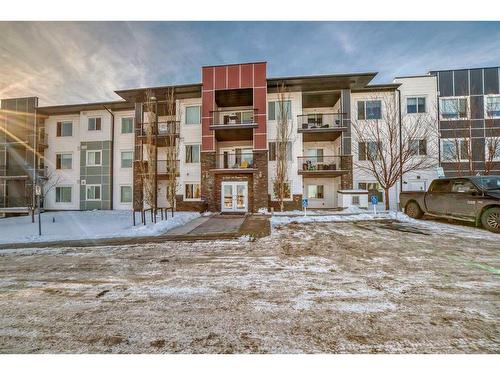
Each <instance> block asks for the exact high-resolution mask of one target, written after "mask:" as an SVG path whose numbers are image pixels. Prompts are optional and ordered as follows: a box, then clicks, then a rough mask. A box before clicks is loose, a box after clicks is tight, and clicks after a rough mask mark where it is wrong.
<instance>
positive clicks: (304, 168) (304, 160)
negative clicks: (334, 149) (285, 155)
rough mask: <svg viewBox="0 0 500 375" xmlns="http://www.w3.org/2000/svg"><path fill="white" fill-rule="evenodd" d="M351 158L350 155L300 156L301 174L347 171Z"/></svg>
mask: <svg viewBox="0 0 500 375" xmlns="http://www.w3.org/2000/svg"><path fill="white" fill-rule="evenodd" d="M350 158H351V156H350V155H337V156H299V157H298V164H299V165H298V166H299V172H323V171H331V172H333V171H347V170H348V169H347V167H346V166H347V165H351V163H350Z"/></svg>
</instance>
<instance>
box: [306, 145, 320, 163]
mask: <svg viewBox="0 0 500 375" xmlns="http://www.w3.org/2000/svg"><path fill="white" fill-rule="evenodd" d="M307 156H308V157H310V158H311V159H312V160H313V161H316V162H318V163H323V149H322V148H312V149H309V150H307Z"/></svg>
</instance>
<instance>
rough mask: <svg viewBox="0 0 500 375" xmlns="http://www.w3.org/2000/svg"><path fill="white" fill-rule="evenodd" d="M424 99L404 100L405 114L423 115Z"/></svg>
mask: <svg viewBox="0 0 500 375" xmlns="http://www.w3.org/2000/svg"><path fill="white" fill-rule="evenodd" d="M425 112H426V108H425V97H411V98H406V113H425Z"/></svg>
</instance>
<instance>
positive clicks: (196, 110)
mask: <svg viewBox="0 0 500 375" xmlns="http://www.w3.org/2000/svg"><path fill="white" fill-rule="evenodd" d="M200 114H201V107H200V106H199V105H193V106H189V107H186V125H196V124H200V123H201V115H200Z"/></svg>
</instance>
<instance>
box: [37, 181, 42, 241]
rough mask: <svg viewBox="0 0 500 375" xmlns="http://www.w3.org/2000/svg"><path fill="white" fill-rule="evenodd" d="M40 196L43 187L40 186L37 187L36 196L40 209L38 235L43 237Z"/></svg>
mask: <svg viewBox="0 0 500 375" xmlns="http://www.w3.org/2000/svg"><path fill="white" fill-rule="evenodd" d="M40 195H42V187H41V186H40V185H35V196H36V202H37V209H38V235H39V236H41V235H42V215H40Z"/></svg>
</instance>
